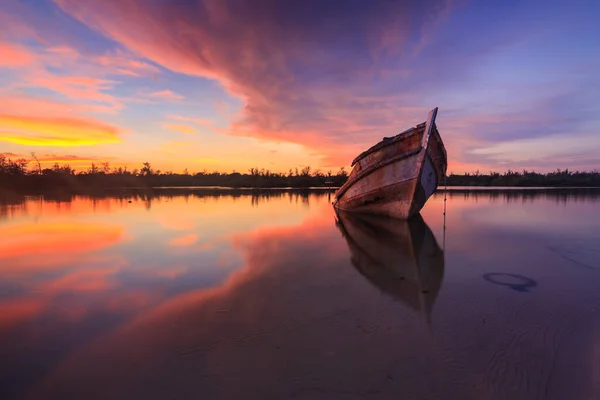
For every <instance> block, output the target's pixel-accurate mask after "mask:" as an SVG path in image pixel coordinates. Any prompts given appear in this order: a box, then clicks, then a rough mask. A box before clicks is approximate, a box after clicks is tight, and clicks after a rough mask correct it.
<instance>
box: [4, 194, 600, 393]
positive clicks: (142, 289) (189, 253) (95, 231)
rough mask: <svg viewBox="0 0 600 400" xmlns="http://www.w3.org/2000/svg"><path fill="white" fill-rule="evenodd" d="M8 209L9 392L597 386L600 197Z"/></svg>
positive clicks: (263, 198)
mask: <svg viewBox="0 0 600 400" xmlns="http://www.w3.org/2000/svg"><path fill="white" fill-rule="evenodd" d="M443 204H444V202H443V194H436V195H435V196H434V197H433V198H431V199H430V201H429V202H428V204H427V206H426V207H425V209H424V210H423V212H422V219H419V218H417V219H415V220H414V221H411V223H406V222H395V223H394V222H390V221H388V220H380V219H372V218H356V217H354V216H352V215H345V214H341V215H336V214H335V212H334V211H333V209H332V208H331V206H330V198H328V195H327V193H323V192H312V193H310V194H308V193H304V194H303V193H288V192H282V191H275V192H272V194H270V195H269V194H266V192H263V193H262V194H256V193H252V192H244V193H242V194H240V193H233V192H230V193H227V192H225V193H223V194H220V195H218V194H214V193H213V192H206V191H196V192H191V191H189V190H188V191H186V190H181V191H165V193H163V194H160V195H155V196H152V197H148V196H139V195H138V196H133V195H132V196H126V195H122V196H120V197H118V196H114V197H103V198H90V197H72V198H65V199H60V200H59V199H51V198H41V197H28V198H24V199H18V200H16V201H13V202H5V203H3V204H1V205H0V237H1V239H0V398H2V399H13V398H32V399H48V398H58V399H67V398H82V399H83V398H85V399H91V398H112V399H117V398H118V399H120V398H123V399H132V398H144V399H148V398H161V399H162V398H182V399H183V398H185V399H187V398H206V399H209V398H225V399H235V398H243V399H246V398H264V399H271V398H272V399H282V398H302V399H305V398H306V399H313V398H323V399H330V398H347V399H352V398H363V397H365V398H373V399H384V398H385V399H387V398H394V399H399V398H402V399H448V398H451V399H597V398H600V314H599V312H600V308H599V307H600V195H598V194H594V193H589V192H576V193H571V192H565V191H552V192H536V191H529V192H527V193H522V192H515V191H513V192H497V193H473V192H454V193H450V194H449V196H448V203H447V205H448V212H447V218H446V221H445V223H446V231H445V234H444V229H443V226H444V219H443V214H442V212H443Z"/></svg>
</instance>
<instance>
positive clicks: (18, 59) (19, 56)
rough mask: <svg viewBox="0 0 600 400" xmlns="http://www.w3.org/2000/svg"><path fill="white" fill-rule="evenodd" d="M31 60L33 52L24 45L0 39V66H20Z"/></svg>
mask: <svg viewBox="0 0 600 400" xmlns="http://www.w3.org/2000/svg"><path fill="white" fill-rule="evenodd" d="M33 60H34V56H33V54H31V52H30V51H29V50H27V49H26V48H25V47H23V46H20V45H16V44H12V43H6V42H1V41H0V68H22V67H24V66H27V65H30V64H31V63H33Z"/></svg>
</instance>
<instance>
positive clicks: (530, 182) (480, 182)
mask: <svg viewBox="0 0 600 400" xmlns="http://www.w3.org/2000/svg"><path fill="white" fill-rule="evenodd" d="M447 184H448V186H515V187H536V186H539V187H564V186H570V187H600V172H597V171H593V172H585V171H584V172H580V171H569V170H568V169H565V170H564V171H561V170H560V169H557V170H556V171H554V172H549V173H546V174H542V173H539V172H534V171H526V170H524V171H522V172H517V171H511V170H508V171H507V172H505V173H503V174H500V173H498V172H490V173H489V174H481V173H479V171H476V172H475V173H474V174H469V173H466V174H464V175H455V174H450V175H449V176H448V179H447Z"/></svg>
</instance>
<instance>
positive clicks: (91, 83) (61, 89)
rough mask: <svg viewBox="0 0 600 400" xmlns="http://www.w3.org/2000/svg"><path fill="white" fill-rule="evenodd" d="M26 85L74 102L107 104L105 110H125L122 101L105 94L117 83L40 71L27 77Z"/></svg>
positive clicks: (25, 79)
mask: <svg viewBox="0 0 600 400" xmlns="http://www.w3.org/2000/svg"><path fill="white" fill-rule="evenodd" d="M24 83H25V84H26V85H29V86H38V87H43V88H45V89H48V90H51V91H53V92H56V93H59V94H62V95H64V96H67V97H68V98H71V99H74V100H79V101H81V100H88V101H91V102H99V103H106V104H107V105H109V106H110V107H108V108H105V109H107V110H111V109H112V110H118V109H121V108H123V104H122V102H121V101H120V100H118V99H117V98H116V97H115V96H113V95H111V94H108V93H106V92H105V91H107V90H110V89H112V88H113V87H114V85H115V84H117V83H118V82H115V81H111V80H107V79H101V78H93V77H85V76H59V75H56V74H52V73H49V72H47V71H43V70H40V71H37V72H35V73H31V74H29V75H27V76H26V77H25V78H24ZM105 107H106V106H105Z"/></svg>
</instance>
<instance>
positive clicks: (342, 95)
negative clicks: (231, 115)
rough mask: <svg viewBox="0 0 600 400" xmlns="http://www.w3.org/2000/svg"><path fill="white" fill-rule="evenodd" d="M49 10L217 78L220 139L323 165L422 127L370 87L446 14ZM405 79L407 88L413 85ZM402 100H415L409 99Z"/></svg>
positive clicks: (371, 6) (349, 7) (174, 66)
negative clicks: (223, 98) (222, 108)
mask: <svg viewBox="0 0 600 400" xmlns="http://www.w3.org/2000/svg"><path fill="white" fill-rule="evenodd" d="M56 2H57V4H58V5H59V6H60V7H61V8H62V9H63V10H64V11H66V12H67V13H69V14H71V15H73V16H74V17H76V18H78V19H79V20H81V21H83V22H84V23H86V24H87V25H88V26H90V27H92V28H94V29H95V30H97V31H99V32H101V33H103V34H104V35H106V36H107V37H109V38H111V39H113V40H115V41H117V42H119V43H120V44H122V45H124V46H125V47H126V48H128V49H129V50H131V51H132V52H134V53H136V54H138V55H141V56H142V57H145V58H147V59H149V60H152V61H154V62H156V63H157V64H160V65H162V66H163V67H165V68H168V69H170V70H172V71H175V72H180V73H184V74H188V75H195V76H201V77H206V78H211V79H216V80H218V81H219V82H220V83H221V84H222V85H223V86H224V87H225V88H226V89H227V90H228V91H229V92H230V93H231V94H233V95H235V96H237V97H239V98H241V99H242V100H243V101H244V103H245V105H244V108H243V110H242V114H241V116H240V118H238V120H237V121H236V122H235V123H234V124H233V125H232V127H231V129H230V130H229V131H228V132H227V133H230V134H234V135H244V136H253V137H259V138H264V139H269V140H281V141H287V142H294V143H299V144H303V145H306V146H309V147H311V148H314V149H318V150H320V151H321V152H322V153H323V149H325V151H324V152H325V153H326V155H327V156H328V157H329V158H335V161H336V162H339V161H342V159H343V161H344V162H345V163H346V162H348V161H349V160H351V159H352V158H353V156H354V155H355V152H356V151H357V150H358V149H359V147H358V146H360V145H365V144H368V143H370V142H372V140H373V138H374V135H376V137H377V139H380V136H383V135H384V134H387V133H388V131H390V129H395V130H400V129H403V128H405V126H404V125H406V124H407V123H410V124H412V123H418V122H421V121H420V120H421V119H425V116H426V111H425V114H423V113H420V114H418V115H417V114H415V113H414V112H408V113H407V112H406V111H403V110H400V108H401V107H400V106H401V105H402V104H401V102H399V101H395V102H394V103H393V104H392V103H390V101H389V98H388V97H386V96H387V93H383V95H382V93H379V90H378V89H380V88H381V87H382V86H381V80H382V76H383V74H384V73H390V74H392V73H396V72H395V71H397V70H398V59H399V58H402V57H405V56H406V55H407V54H413V53H414V49H415V48H416V47H417V46H421V47H422V46H423V44H422V43H421V31H422V28H423V27H424V26H425V24H426V23H427V24H428V26H429V27H430V28H431V29H433V26H434V22H435V20H436V19H437V18H438V16H441V15H445V13H447V11H446V10H447V6H446V3H445V2H442V1H427V2H424V3H423V4H420V3H416V2H408V1H397V2H390V1H374V2H349V3H348V4H346V5H345V6H344V7H339V6H338V5H333V4H329V5H327V4H323V3H321V2H316V1H306V2H297V3H288V4H286V5H283V6H279V5H280V3H279V2H275V1H261V2H259V3H257V4H249V3H247V2H244V1H235V0H230V1H211V0H206V1H188V2H182V3H180V4H179V6H178V7H161V6H159V5H158V3H148V2H142V1H137V0H126V1H119V2H118V6H117V1H116V0H114V1H112V0H110V1H105V2H102V3H93V2H86V1H83V2H82V1H72V0H57V1H56ZM173 21H177V23H173ZM257 21H269V22H268V23H258V22H257ZM150 25H152V28H151V27H150ZM222 26H229V27H235V29H225V30H224V29H221V27H222ZM390 32H393V34H391V33H390ZM405 76H406V78H405V82H408V84H410V82H412V79H414V78H415V77H414V76H408V74H405ZM159 93H164V95H163V96H159V97H164V98H165V99H177V98H178V97H177V96H173V95H172V94H171V92H169V91H163V92H159ZM402 100H404V99H402ZM405 100H406V101H407V102H414V98H412V97H411V96H409V95H407V96H406V99H405ZM407 104H410V103H405V104H404V105H407ZM383 130H386V132H384V131H383ZM390 133H391V132H390Z"/></svg>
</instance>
